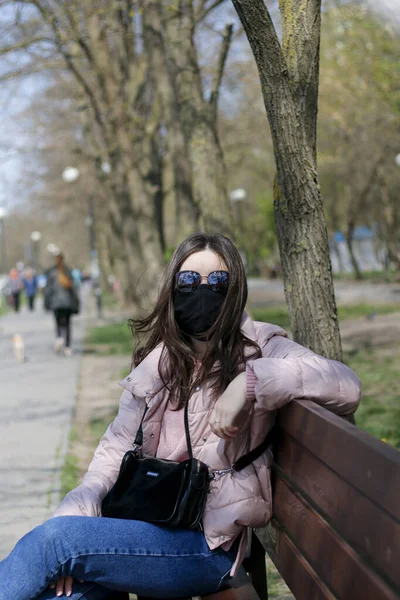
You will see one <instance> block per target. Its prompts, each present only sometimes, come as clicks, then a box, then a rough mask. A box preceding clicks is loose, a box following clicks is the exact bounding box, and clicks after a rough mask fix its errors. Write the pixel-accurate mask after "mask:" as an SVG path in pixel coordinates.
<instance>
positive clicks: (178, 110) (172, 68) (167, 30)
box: [157, 0, 233, 234]
mask: <svg viewBox="0 0 400 600" xmlns="http://www.w3.org/2000/svg"><path fill="white" fill-rule="evenodd" d="M157 2H158V9H159V14H160V15H162V22H163V28H164V34H165V35H164V51H165V61H166V63H165V66H166V69H167V72H168V76H169V81H170V85H171V88H172V90H173V96H172V97H173V98H174V104H175V107H174V118H177V119H178V121H179V124H180V128H181V131H182V132H183V137H184V142H185V147H186V149H187V155H188V157H189V162H190V167H191V184H192V193H193V202H194V205H195V206H196V207H199V209H200V225H201V227H202V228H203V229H206V230H208V231H219V232H221V233H226V234H232V230H233V226H232V207H231V203H230V200H229V195H228V190H227V175H226V168H225V162H224V157H223V152H222V149H221V145H220V142H219V138H218V132H217V124H216V110H215V108H216V102H217V95H216V97H215V98H213V99H212V102H211V101H207V100H206V99H205V98H204V95H203V88H202V80H201V73H200V67H199V61H198V56H197V50H196V45H195V41H194V34H195V30H196V20H195V15H194V7H193V2H192V1H191V0H179V2H178V1H174V2H172V3H170V4H169V5H168V6H166V5H165V3H164V1H163V0H157ZM229 41H230V40H229ZM225 58H226V56H225ZM223 66H224V63H223V64H222V66H221V73H220V77H218V84H219V85H220V81H221V78H222V72H223ZM218 89H219V87H218Z"/></svg>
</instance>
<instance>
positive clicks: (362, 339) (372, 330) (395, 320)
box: [340, 312, 400, 351]
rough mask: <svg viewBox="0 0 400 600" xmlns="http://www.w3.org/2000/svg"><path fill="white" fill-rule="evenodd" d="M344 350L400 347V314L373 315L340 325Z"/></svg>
mask: <svg viewBox="0 0 400 600" xmlns="http://www.w3.org/2000/svg"><path fill="white" fill-rule="evenodd" d="M340 332H341V336H342V344H343V350H345V351H351V350H354V349H357V348H368V347H374V348H380V349H382V350H384V349H385V348H386V349H390V348H391V347H397V346H399V340H400V312H399V313H392V314H390V315H371V316H369V317H368V318H363V319H354V320H346V321H343V322H341V324H340Z"/></svg>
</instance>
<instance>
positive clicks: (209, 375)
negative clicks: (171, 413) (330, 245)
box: [130, 233, 261, 408]
mask: <svg viewBox="0 0 400 600" xmlns="http://www.w3.org/2000/svg"><path fill="white" fill-rule="evenodd" d="M206 249H209V250H212V251H213V252H214V253H215V254H217V255H218V256H219V257H220V258H221V259H222V260H223V261H224V262H225V264H226V266H227V268H228V271H229V288H228V292H227V295H226V298H225V301H224V304H223V306H222V309H221V312H220V314H219V316H218V319H217V321H216V322H215V324H214V325H213V327H212V328H211V329H210V330H209V331H208V332H207V333H206V336H207V341H208V342H209V345H208V348H207V351H206V353H205V355H204V356H203V358H202V363H201V367H200V369H198V370H197V371H196V374H195V353H194V350H193V347H192V345H191V343H190V338H189V337H188V336H186V335H185V334H183V332H182V331H181V330H180V329H179V327H178V326H177V324H176V321H175V313H174V287H175V275H176V273H177V272H178V271H179V270H180V268H181V266H182V264H183V263H184V262H185V260H186V259H187V258H188V257H189V256H190V255H191V254H194V253H195V252H200V251H202V250H206ZM246 302H247V281H246V274H245V271H244V267H243V262H242V259H241V257H240V254H239V252H238V250H237V248H236V247H235V245H234V244H233V242H232V241H231V240H230V239H229V238H227V237H225V236H224V235H221V234H214V235H210V234H207V233H196V234H192V235H190V236H189V237H188V238H187V239H186V240H184V241H183V242H182V243H181V244H180V245H179V246H178V247H177V248H176V250H175V252H174V254H173V256H172V258H171V260H170V262H169V264H168V265H167V267H166V269H165V272H164V276H163V279H162V282H161V287H160V292H159V296H158V300H157V302H156V305H155V308H154V310H153V311H152V312H151V313H150V314H149V315H148V316H147V317H145V318H143V319H133V320H131V321H130V326H131V329H132V333H133V335H134V336H135V337H136V336H137V335H139V336H140V334H143V333H145V334H146V341H145V343H144V344H143V345H141V346H139V347H138V348H137V349H136V351H135V353H134V356H133V365H134V366H137V365H138V364H139V363H140V362H141V361H142V360H143V359H144V358H146V356H148V355H149V354H150V352H151V351H152V350H154V348H155V347H156V346H158V345H159V344H160V343H162V344H163V349H162V353H161V357H160V361H159V365H158V370H159V373H160V377H161V380H162V382H163V384H164V386H165V387H166V388H167V389H168V390H169V391H170V397H171V400H172V401H173V402H174V404H176V405H177V408H182V406H184V404H185V403H186V401H187V399H188V398H189V397H190V394H191V393H192V390H193V389H194V387H195V386H197V385H199V384H200V383H202V382H203V381H205V380H207V379H209V380H211V381H212V383H211V388H212V392H213V395H214V396H217V395H219V394H221V393H222V392H223V391H224V390H225V389H226V387H227V386H228V384H229V383H230V382H231V381H232V380H233V379H234V378H235V377H236V376H237V375H238V374H239V373H241V372H242V371H243V370H244V368H245V361H246V355H245V350H246V347H250V348H253V349H254V352H253V353H252V354H251V358H258V357H260V356H261V350H260V347H259V346H258V344H257V343H256V342H254V341H253V340H250V339H249V338H247V337H246V336H245V335H244V334H243V333H242V331H241V329H240V325H241V321H242V317H243V311H244V309H245V306H246ZM199 339H201V337H200V336H199ZM247 358H248V357H247Z"/></svg>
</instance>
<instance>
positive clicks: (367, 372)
mask: <svg viewBox="0 0 400 600" xmlns="http://www.w3.org/2000/svg"><path fill="white" fill-rule="evenodd" d="M345 362H346V363H347V364H348V365H349V366H350V367H351V368H352V369H353V370H354V371H355V373H357V375H358V377H359V378H360V380H361V384H362V398H361V403H360V408H359V409H358V411H357V413H356V422H357V426H358V427H360V428H361V429H364V430H365V431H367V432H368V433H370V434H371V435H373V436H374V437H376V438H379V439H380V440H383V441H385V442H387V443H388V444H390V445H391V446H394V447H395V448H399V449H400V386H399V368H398V365H399V362H400V352H399V350H398V349H397V348H393V349H392V350H390V349H389V353H388V351H385V352H384V351H382V350H379V349H378V348H364V349H361V350H359V351H356V352H355V353H350V355H349V353H347V355H346V356H345Z"/></svg>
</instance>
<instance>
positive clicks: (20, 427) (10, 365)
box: [0, 291, 87, 559]
mask: <svg viewBox="0 0 400 600" xmlns="http://www.w3.org/2000/svg"><path fill="white" fill-rule="evenodd" d="M84 295H85V296H86V295H87V291H85V292H84ZM38 304H39V303H38ZM72 321H73V322H72V347H73V356H72V357H70V358H66V357H64V356H63V355H56V354H55V352H54V350H53V343H54V337H55V332H54V329H55V327H54V322H53V316H52V314H50V313H45V312H44V311H43V309H42V306H41V303H40V306H39V305H38V307H37V308H36V311H35V312H34V313H29V312H28V311H27V309H26V308H24V309H23V310H22V311H21V313H20V314H15V313H10V314H8V315H6V316H5V317H3V318H2V319H0V482H1V484H0V559H1V558H3V557H4V556H5V555H6V554H8V552H9V551H10V550H11V549H12V548H13V546H14V544H15V542H16V541H17V540H18V539H19V538H20V537H21V536H22V535H23V534H25V533H26V532H27V531H29V530H30V529H32V528H33V527H35V526H36V525H38V524H40V523H42V522H43V521H44V520H46V519H47V518H48V517H50V516H51V514H52V512H53V511H54V509H55V507H56V506H57V504H58V502H59V491H60V484H59V474H60V467H61V466H62V462H63V458H64V454H65V452H66V449H67V443H68V437H69V432H70V427H71V422H72V414H73V409H74V406H75V399H76V392H77V384H78V373H79V365H80V359H81V353H82V341H83V334H84V328H85V317H84V316H82V315H79V316H77V317H74V318H73V320H72ZM15 333H19V334H21V335H22V336H23V337H24V340H25V354H26V362H25V363H24V364H18V363H17V362H16V360H15V358H14V353H13V347H12V336H13V335H14V334H15Z"/></svg>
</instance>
